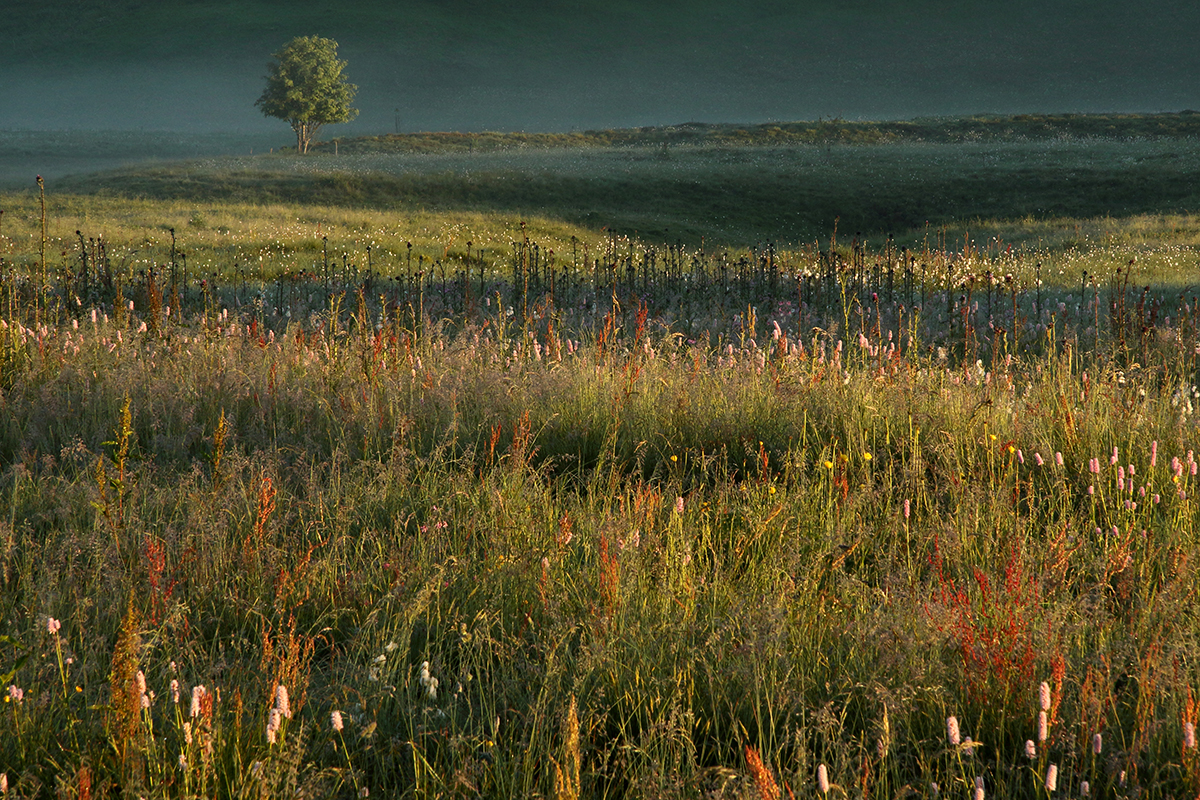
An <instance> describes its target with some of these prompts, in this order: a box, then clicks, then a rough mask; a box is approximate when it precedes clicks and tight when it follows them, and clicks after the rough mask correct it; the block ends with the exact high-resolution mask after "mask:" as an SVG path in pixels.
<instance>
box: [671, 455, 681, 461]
mask: <svg viewBox="0 0 1200 800" xmlns="http://www.w3.org/2000/svg"><path fill="white" fill-rule="evenodd" d="M671 460H672V461H678V460H679V456H671Z"/></svg>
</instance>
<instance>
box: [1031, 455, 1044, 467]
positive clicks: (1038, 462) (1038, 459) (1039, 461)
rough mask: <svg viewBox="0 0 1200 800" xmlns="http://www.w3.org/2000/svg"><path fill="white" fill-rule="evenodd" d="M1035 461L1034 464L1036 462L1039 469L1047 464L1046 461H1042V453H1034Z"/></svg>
mask: <svg viewBox="0 0 1200 800" xmlns="http://www.w3.org/2000/svg"><path fill="white" fill-rule="evenodd" d="M1033 460H1034V462H1035V463H1036V464H1037V465H1038V466H1039V467H1040V466H1043V465H1044V464H1045V463H1046V462H1045V461H1044V460H1043V459H1042V454H1041V453H1034V454H1033Z"/></svg>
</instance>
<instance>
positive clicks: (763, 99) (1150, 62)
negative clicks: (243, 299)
mask: <svg viewBox="0 0 1200 800" xmlns="http://www.w3.org/2000/svg"><path fill="white" fill-rule="evenodd" d="M3 4H4V5H5V6H7V7H6V8H4V9H3V19H4V22H3V25H2V26H0V129H8V130H13V129H29V130H50V129H108V130H154V131H179V132H188V133H193V134H194V133H205V132H216V131H221V132H238V133H242V134H250V135H252V136H253V137H254V140H255V141H258V142H260V146H261V145H264V144H269V143H272V142H274V143H277V144H279V145H286V144H290V143H292V142H293V141H294V140H293V139H292V135H291V133H290V130H289V129H288V128H287V126H286V125H285V124H284V123H282V122H279V121H276V120H269V119H267V118H265V117H263V116H262V114H261V113H260V112H259V111H258V110H257V109H256V108H255V107H254V101H255V99H256V98H257V97H258V95H259V93H260V92H261V90H262V86H263V75H264V74H265V68H266V63H267V61H268V60H269V59H270V55H271V53H272V52H273V51H274V50H277V49H278V48H279V47H280V46H281V45H282V44H283V43H284V42H286V41H287V40H288V39H290V38H291V37H293V36H296V35H308V34H317V35H321V36H327V37H332V38H334V39H336V40H337V41H338V42H339V43H340V45H341V47H340V54H341V56H342V58H344V59H345V60H347V61H348V62H349V66H348V68H347V75H348V76H349V78H350V79H351V80H352V81H353V82H354V83H356V84H358V86H359V94H358V98H357V101H356V105H357V107H358V108H359V109H360V110H361V116H360V117H359V118H358V120H357V121H355V122H354V123H352V124H349V125H342V126H337V127H335V128H330V129H328V132H329V133H327V134H326V135H340V136H349V135H353V134H355V133H383V132H392V131H397V130H399V131H415V130H528V131H534V130H537V131H562V130H570V129H574V128H580V129H589V128H608V127H627V126H640V125H657V124H671V123H678V122H684V121H689V120H699V121H706V122H725V121H729V122H759V121H769V120H794V119H816V118H818V117H830V116H841V117H844V118H847V119H889V118H903V117H914V116H928V115H953V114H969V113H979V112H997V113H1008V112H1060V111H1173V110H1174V111H1178V110H1182V109H1185V108H1198V107H1200V3H1195V2H1190V1H1189V2H1181V1H1179V0H1173V1H1168V0H1145V1H1144V2H1139V3H1129V2H1126V1H1124V0H1123V1H1122V2H1111V1H1110V0H1100V2H1096V1H1095V0H1090V1H1088V2H1083V1H1080V2H1075V1H1073V0H1053V1H1052V2H1044V1H1035V0H1006V1H1005V2H997V1H996V0H986V2H984V1H979V2H976V1H973V0H964V1H962V2H950V1H949V0H904V1H903V2H901V1H900V0H880V1H879V2H867V1H866V0H836V1H835V0H829V1H828V2H826V1H825V0H812V1H809V2H804V1H803V0H801V2H772V1H771V0H758V1H757V2H753V1H752V2H705V1H704V0H698V1H695V2H684V0H663V1H662V2H653V3H645V2H636V1H634V0H629V1H618V2H608V3H599V2H588V1H587V0H584V2H565V1H564V2H555V1H554V0H551V1H550V2H538V3H534V2H526V1H525V0H510V1H509V2H504V3H497V2H484V0H401V1H400V2H395V1H394V0H393V1H391V2H380V1H379V0H364V1H362V2H351V3H340V2H339V3H334V2H333V0H321V2H307V1H306V0H251V2H232V1H226V2H200V1H199V0H103V2H100V1H99V0H76V1H75V2H65V1H64V0H44V1H43V2H39V3H29V2H22V3H19V2H16V0H4V2H3ZM258 134H262V135H263V137H264V138H262V139H258V138H257V135H258ZM246 141H249V140H246ZM242 144H243V145H245V146H247V147H248V146H249V145H246V143H245V142H243V143H242ZM239 146H242V145H239Z"/></svg>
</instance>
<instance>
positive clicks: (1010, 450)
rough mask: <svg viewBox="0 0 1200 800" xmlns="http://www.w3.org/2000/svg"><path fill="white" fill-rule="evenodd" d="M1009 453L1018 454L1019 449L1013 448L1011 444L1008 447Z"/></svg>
mask: <svg viewBox="0 0 1200 800" xmlns="http://www.w3.org/2000/svg"><path fill="white" fill-rule="evenodd" d="M1008 452H1009V453H1015V452H1017V448H1015V447H1013V446H1012V445H1011V444H1010V445H1009V446H1008Z"/></svg>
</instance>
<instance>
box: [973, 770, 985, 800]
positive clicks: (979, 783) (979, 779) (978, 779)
mask: <svg viewBox="0 0 1200 800" xmlns="http://www.w3.org/2000/svg"><path fill="white" fill-rule="evenodd" d="M972 797H973V798H974V800H983V798H984V793H983V776H982V775H976V776H975V791H974V793H973V794H972Z"/></svg>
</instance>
